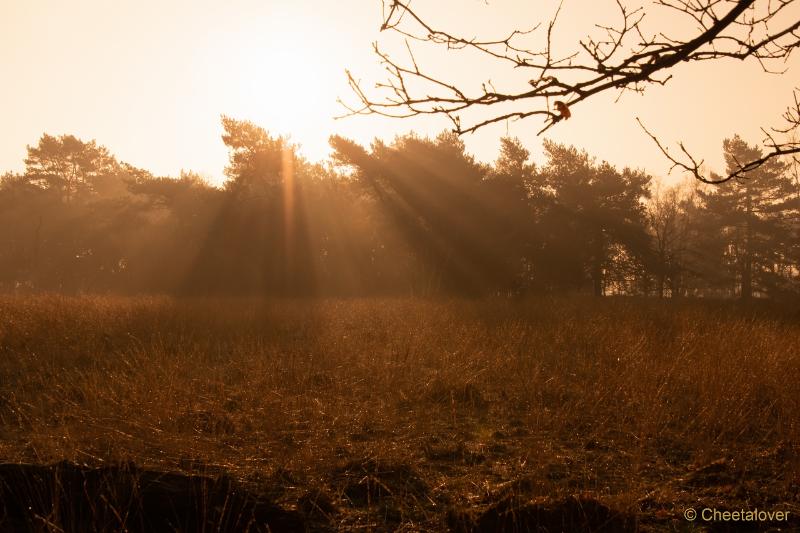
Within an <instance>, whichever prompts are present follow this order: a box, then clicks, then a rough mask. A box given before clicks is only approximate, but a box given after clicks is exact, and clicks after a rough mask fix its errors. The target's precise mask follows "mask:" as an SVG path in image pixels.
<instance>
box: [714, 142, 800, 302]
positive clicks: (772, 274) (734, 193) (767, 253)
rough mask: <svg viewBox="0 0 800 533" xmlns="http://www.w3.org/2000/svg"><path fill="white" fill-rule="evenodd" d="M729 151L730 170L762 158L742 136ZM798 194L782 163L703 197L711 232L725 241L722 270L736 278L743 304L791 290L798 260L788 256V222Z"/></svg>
mask: <svg viewBox="0 0 800 533" xmlns="http://www.w3.org/2000/svg"><path fill="white" fill-rule="evenodd" d="M723 147H724V151H725V161H726V163H727V165H728V170H729V171H731V170H732V169H736V168H738V166H739V161H743V160H754V159H758V158H760V157H761V152H760V150H759V149H758V148H757V147H754V146H750V145H748V144H747V143H745V142H744V141H743V140H742V139H741V137H739V136H738V135H737V136H734V137H733V138H731V139H726V140H725V141H724V143H723ZM793 193H794V191H793V184H792V181H791V180H790V178H789V176H788V174H787V166H786V164H784V163H781V162H779V161H777V160H771V161H769V162H767V163H765V164H764V165H762V166H760V167H759V168H758V169H756V170H753V171H750V172H748V173H747V174H745V175H743V176H742V177H740V178H737V179H734V180H733V181H731V183H730V185H729V186H727V187H723V188H715V189H713V190H711V191H700V193H699V194H700V197H701V199H702V201H703V203H704V205H705V208H706V215H707V217H708V225H707V227H713V228H716V231H715V233H716V234H717V235H718V236H720V237H721V240H720V244H721V247H720V249H718V252H717V253H718V260H719V261H720V262H721V263H722V264H721V268H720V271H723V272H724V271H727V272H729V273H730V277H729V280H730V281H731V282H732V283H733V284H735V285H736V289H738V290H736V292H738V294H739V295H740V297H741V298H742V299H749V298H751V297H752V296H753V295H754V293H756V292H757V293H759V294H769V293H775V292H776V291H780V290H781V289H785V287H783V286H784V285H786V282H787V281H788V280H787V279H786V276H785V274H786V273H787V272H788V273H791V271H792V269H793V267H792V266H791V265H793V262H792V261H793V259H794V258H793V257H791V254H790V253H789V252H788V249H789V246H790V242H791V241H792V227H791V226H790V225H789V224H788V223H787V221H788V220H789V217H788V216H787V215H789V213H790V212H791V211H792V210H796V208H797V207H796V205H794V202H795V198H794V196H795V195H794V194H793ZM787 267H788V268H787ZM789 275H791V274H789Z"/></svg>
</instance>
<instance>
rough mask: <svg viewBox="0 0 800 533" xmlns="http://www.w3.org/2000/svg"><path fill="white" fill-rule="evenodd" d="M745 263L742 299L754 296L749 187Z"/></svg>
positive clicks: (751, 205) (751, 204)
mask: <svg viewBox="0 0 800 533" xmlns="http://www.w3.org/2000/svg"><path fill="white" fill-rule="evenodd" d="M745 202H746V203H745V209H746V211H745V217H746V218H745V242H744V264H743V265H742V293H741V297H742V300H749V299H750V298H752V297H753V199H752V197H751V195H750V188H749V187H748V188H747V196H746V199H745Z"/></svg>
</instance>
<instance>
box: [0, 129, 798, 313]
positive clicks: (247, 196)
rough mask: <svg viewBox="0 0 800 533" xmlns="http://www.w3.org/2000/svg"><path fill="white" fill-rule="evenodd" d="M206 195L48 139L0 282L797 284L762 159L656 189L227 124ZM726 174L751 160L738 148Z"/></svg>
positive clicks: (762, 288) (439, 286) (347, 288)
mask: <svg viewBox="0 0 800 533" xmlns="http://www.w3.org/2000/svg"><path fill="white" fill-rule="evenodd" d="M222 125H223V129H224V134H223V137H222V140H223V142H224V143H225V145H226V146H227V147H228V149H229V153H230V161H229V164H228V166H227V167H226V170H225V175H226V181H225V183H224V185H223V186H222V187H214V186H211V185H210V184H209V183H207V182H206V181H205V180H204V179H202V178H201V177H200V176H198V175H197V174H194V173H191V172H182V173H181V175H180V176H178V177H158V176H154V175H153V174H151V173H150V172H148V171H146V170H144V169H140V168H136V167H134V166H132V165H130V164H127V163H124V162H121V161H119V160H117V158H116V157H115V156H113V155H112V154H111V153H110V152H109V151H108V149H106V148H105V147H103V146H101V145H98V144H97V143H96V142H95V141H90V142H85V141H82V140H80V139H77V138H76V137H74V136H72V135H62V136H51V135H48V134H44V135H43V136H42V137H41V139H40V140H39V142H38V144H37V145H35V146H29V147H28V150H27V158H26V159H25V170H24V172H22V173H6V174H4V175H3V176H2V178H0V288H1V289H3V290H6V291H9V290H16V291H30V290H43V291H64V292H70V293H72V292H114V293H169V294H181V295H204V294H222V295H266V296H278V297H284V296H351V295H353V296H355V295H409V294H410V295H459V296H480V295H491V294H503V295H510V294H523V293H590V294H594V295H598V296H600V295H612V294H628V295H646V296H659V297H691V296H695V297H699V296H703V297H731V298H743V299H749V298H753V297H771V298H786V297H792V296H794V295H796V294H797V293H798V291H799V290H800V182H799V181H798V175H797V172H796V168H793V167H792V166H791V165H790V164H789V163H786V162H782V161H780V160H778V159H771V160H770V161H768V162H767V163H766V164H764V165H762V166H761V167H759V168H758V169H756V170H754V171H752V172H749V173H748V174H746V175H745V176H744V177H742V178H737V179H735V180H731V181H730V182H728V183H726V184H724V185H720V186H708V185H703V184H701V183H699V182H688V183H683V184H680V185H676V186H671V187H667V186H664V185H663V184H661V183H660V182H658V181H657V180H655V179H654V178H653V177H651V176H650V175H648V174H646V173H645V172H643V171H641V170H635V169H630V168H623V169H618V168H616V167H614V166H612V165H610V164H609V163H607V162H603V161H598V160H597V159H596V158H593V157H591V156H590V155H589V154H587V153H586V152H585V151H581V150H578V149H576V148H575V147H572V146H566V145H562V144H558V143H555V142H552V141H545V142H544V158H543V160H542V161H540V162H533V161H531V157H530V153H529V152H528V150H526V149H525V148H524V147H523V146H522V144H521V143H520V142H519V140H518V139H514V138H503V139H501V141H500V150H499V155H498V157H497V159H496V160H495V161H494V162H493V163H492V164H485V163H481V162H478V161H476V160H475V159H474V158H473V157H472V156H471V155H470V154H468V153H467V151H466V150H465V146H464V143H463V142H462V141H461V139H460V138H459V137H458V136H457V135H455V134H453V133H450V132H444V133H441V134H440V135H438V136H437V137H435V138H425V137H420V136H418V135H415V134H409V135H405V136H400V137H397V138H395V139H394V140H393V141H392V142H391V143H387V142H384V141H381V140H379V139H376V140H375V141H374V142H373V143H372V144H371V145H370V146H369V147H364V146H361V145H359V144H357V143H355V142H353V141H352V140H348V139H345V138H342V137H338V136H334V137H332V138H331V140H330V143H331V146H332V148H333V153H332V155H331V157H330V158H329V160H327V161H323V162H317V163H314V162H310V161H308V160H306V159H305V158H303V157H301V156H300V155H299V153H298V151H297V149H296V147H295V146H294V145H292V144H291V143H290V142H289V140H288V139H287V138H284V137H279V136H271V135H270V134H269V133H268V132H267V131H266V130H264V129H263V128H261V127H259V126H257V125H255V124H253V123H251V122H248V121H240V120H234V119H232V118H229V117H223V118H222ZM723 150H724V155H725V159H726V163H727V166H728V170H729V171H730V170H731V169H736V168H738V165H739V162H740V161H745V160H752V159H754V158H757V157H758V156H759V151H758V149H757V148H755V147H753V146H750V145H748V144H747V143H746V142H745V141H743V140H742V139H741V138H740V137H738V136H734V137H732V138H730V139H727V140H725V141H724V143H723Z"/></svg>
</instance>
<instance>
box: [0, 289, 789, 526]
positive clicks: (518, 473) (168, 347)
mask: <svg viewBox="0 0 800 533" xmlns="http://www.w3.org/2000/svg"><path fill="white" fill-rule="evenodd" d="M798 384H800V312H798V311H796V310H790V309H778V308H774V307H772V306H769V305H766V304H765V305H761V306H757V307H741V306H738V305H736V304H733V303H723V302H697V301H685V302H680V301H647V300H636V299H583V298H574V299H570V298H564V299H555V300H552V299H543V300H531V301H525V302H508V301H504V300H503V301H501V300H488V301H487V300H484V301H432V300H430V301H423V300H347V301H298V300H292V301H261V300H233V299H230V300H221V299H220V300H173V299H168V298H116V297H76V298H70V297H61V296H35V297H14V296H6V297H2V298H0V462H35V463H50V462H54V461H59V460H62V459H68V460H71V461H75V462H78V463H86V464H107V463H113V462H116V461H128V460H132V461H135V462H136V463H137V464H139V465H140V466H145V467H154V468H158V469H163V470H183V471H192V472H195V471H203V472H207V473H208V472H211V473H213V472H217V471H219V472H222V471H224V472H227V473H230V474H232V475H233V476H235V477H236V478H238V479H240V480H243V481H244V482H247V483H252V484H254V485H259V486H261V487H263V488H265V490H270V491H272V493H273V495H274V496H275V497H276V498H278V499H279V500H281V501H284V502H288V504H291V505H300V506H302V505H304V504H307V503H308V498H309V496H308V494H309V493H308V491H312V492H311V493H312V494H324V495H325V498H327V499H330V500H331V502H334V503H333V504H332V505H334V506H335V507H336V508H337V509H340V510H341V513H340V514H337V518H335V519H333V520H334V523H335V524H337V526H336V527H340V528H345V529H346V528H348V527H356V526H370V525H371V526H372V527H377V528H379V529H380V528H381V527H384V526H385V527H389V526H386V524H390V525H391V527H390V529H394V528H395V527H401V526H402V527H406V528H408V529H426V528H427V529H430V530H436V529H437V528H440V527H443V526H442V524H443V523H444V522H443V521H444V520H445V518H444V516H445V512H446V511H447V510H452V509H453V508H479V507H480V506H482V505H488V503H490V502H492V501H496V500H497V498H499V497H501V496H502V495H504V494H508V493H514V494H523V493H524V494H525V495H526V497H531V498H535V497H545V496H546V497H562V496H565V495H570V494H584V495H585V494H590V495H592V496H594V497H597V498H600V499H603V500H604V501H610V502H614V504H615V505H617V506H622V507H624V508H626V509H632V510H634V511H635V512H636V513H643V516H645V517H649V518H645V519H643V521H642V524H643V528H646V527H653V528H659V527H662V526H663V527H668V524H671V523H673V522H674V521H675V520H678V519H679V514H680V511H681V510H682V505H684V504H688V503H694V502H698V501H701V502H705V503H707V504H709V505H710V504H717V505H720V506H729V507H730V506H734V505H738V503H739V502H743V501H746V502H748V505H750V506H754V504H757V503H758V502H772V503H771V505H772V506H773V507H776V506H778V507H780V506H782V507H780V508H781V509H783V510H797V509H798V506H799V505H800V501H798V497H797V494H798V487H800V454H799V453H798V452H799V451H800V449H799V448H798V446H797V445H798V443H800V392H798V390H800V389H798ZM716 460H722V462H721V463H713V461H716ZM708 464H724V465H726V466H725V468H724V469H723V470H724V471H723V473H722V475H721V476H717V477H715V478H713V479H711V480H708V479H704V478H702V476H703V472H704V470H703V467H704V466H705V465H708ZM382 465H394V467H386V466H382ZM398 465H399V466H398ZM387 472H390V473H394V474H395V477H400V478H402V480H398V479H393V478H392V476H391V475H388V474H387ZM726 476H727V477H726ZM370 480H371V481H370ZM370 483H372V485H370ZM375 487H377V489H375ZM301 494H304V495H301ZM386 495H388V496H387V497H384V496H386ZM298 498H299V499H298ZM303 498H305V499H303ZM326 501H327V500H326ZM298 502H299V503H298ZM670 527H671V526H670Z"/></svg>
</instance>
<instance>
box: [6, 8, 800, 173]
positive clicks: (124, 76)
mask: <svg viewBox="0 0 800 533" xmlns="http://www.w3.org/2000/svg"><path fill="white" fill-rule="evenodd" d="M555 5H556V3H555V2H550V1H541V2H533V1H522V0H518V1H511V0H458V1H455V0H416V1H415V2H414V4H413V6H414V7H415V9H417V10H418V11H419V12H420V13H423V14H425V15H426V17H429V18H430V20H431V21H433V22H434V23H435V24H436V25H437V26H439V27H442V28H446V29H452V31H453V32H456V33H458V32H460V31H461V32H463V33H465V34H467V35H475V36H480V37H496V36H498V35H504V34H506V33H508V32H509V31H510V30H511V29H513V28H515V27H520V26H526V27H527V26H531V25H533V24H535V23H536V22H540V21H543V20H546V19H548V18H549V16H550V14H552V13H553V11H554V9H555ZM614 5H615V3H614V2H613V0H609V1H606V0H596V1H592V2H588V1H586V0H565V2H564V8H563V11H562V13H561V16H560V19H559V20H560V21H561V22H560V24H559V25H558V26H556V32H555V38H554V44H556V45H557V47H559V48H560V49H563V50H565V51H566V50H568V49H572V48H574V47H575V46H576V43H577V42H578V40H579V39H581V38H583V37H585V36H586V35H587V34H588V33H590V32H592V31H594V32H595V33H596V32H597V30H596V28H594V27H593V26H594V24H611V23H615V22H617V21H618V14H617V13H616V12H615V11H614V10H613V9H610V8H613V6H614ZM799 11H800V9H798V8H795V11H794V12H793V13H789V14H788V16H790V17H794V18H798V17H800V12H799ZM381 22H382V10H381V3H380V0H339V1H336V2H331V1H329V0H295V1H291V0H230V1H225V2H223V1H222V0H219V1H209V0H158V1H155V0H137V1H135V2H134V1H132V0H115V1H108V0H71V1H69V2H65V1H63V0H0V72H2V80H0V123H2V128H0V172H3V171H7V170H11V171H21V170H23V168H24V162H23V160H24V158H25V155H26V146H27V145H35V144H36V143H37V142H38V139H39V138H40V137H41V135H42V134H43V133H49V134H51V135H61V134H73V135H76V136H77V137H79V138H81V139H83V140H92V139H94V140H96V141H97V142H98V143H99V144H102V145H105V146H107V147H108V148H109V149H110V151H111V152H112V153H113V154H115V155H116V156H117V157H118V159H120V160H122V161H126V162H128V163H131V164H133V165H135V166H138V167H142V168H145V169H147V170H150V171H151V172H153V173H154V174H156V175H170V176H176V175H178V174H179V173H180V171H181V170H186V171H189V170H191V171H195V172H198V173H200V174H201V175H203V176H205V177H207V178H208V179H209V180H210V181H211V182H212V183H217V184H219V183H221V182H222V180H223V179H224V175H223V170H224V167H225V165H226V163H227V151H226V148H225V146H224V145H223V143H222V141H221V139H220V136H221V134H222V128H221V125H220V115H223V114H224V115H228V116H231V117H234V118H237V119H246V120H251V121H253V122H255V123H256V124H258V125H260V126H263V127H264V128H265V129H267V130H268V131H269V132H270V133H272V134H283V135H290V136H291V139H292V140H293V141H294V142H296V143H298V144H299V145H300V147H301V152H302V153H303V154H304V155H305V156H306V157H308V158H309V159H311V160H319V159H322V158H324V157H326V156H327V155H328V154H329V152H330V150H329V146H328V137H329V136H330V135H332V134H339V135H343V136H345V137H349V138H352V139H354V140H356V141H358V142H360V143H362V144H369V143H370V142H371V140H372V139H373V138H375V137H380V138H383V139H386V140H391V139H392V138H393V137H394V136H395V135H399V134H404V133H407V132H409V131H412V130H413V131H416V132H419V133H422V134H427V135H435V134H436V133H438V132H440V131H442V130H444V129H446V128H448V127H449V122H448V120H447V119H446V118H443V117H418V118H411V119H387V118H382V117H376V116H366V117H365V116H358V117H350V118H344V119H339V120H336V119H335V118H334V117H335V116H337V115H341V114H342V113H343V112H344V109H343V108H342V107H341V105H340V104H338V103H337V98H342V99H344V100H345V101H349V102H351V103H355V100H354V99H353V95H352V92H351V91H350V89H349V88H348V85H347V79H346V76H345V69H349V70H350V71H352V72H353V74H354V76H355V77H357V78H358V79H360V80H362V81H363V82H364V86H365V87H372V86H373V85H374V83H375V82H378V81H383V80H384V79H385V75H384V73H383V71H382V70H381V69H382V67H381V66H380V65H379V62H378V59H377V57H376V56H375V55H374V53H373V52H372V43H373V42H375V41H378V42H379V43H380V44H381V46H384V47H385V48H386V49H387V50H389V51H391V53H393V54H395V53H396V54H400V53H402V51H403V49H402V48H401V47H402V46H404V44H403V42H402V41H401V40H400V39H399V38H398V36H397V35H395V34H392V33H391V32H383V33H381V32H380V31H379V29H380V24H381ZM678 22H679V21H677V20H675V19H673V18H670V17H669V16H668V14H664V13H653V14H652V16H650V18H647V19H646V23H647V24H648V25H649V26H647V27H648V28H652V29H654V30H658V31H662V30H672V31H679V30H680V29H681V26H680V25H679V24H678ZM687 29H688V30H691V28H687ZM415 54H416V58H417V60H418V62H420V64H422V65H426V66H430V67H432V68H434V69H435V70H436V71H437V72H441V73H443V74H444V75H446V76H447V77H448V78H449V79H452V80H456V81H458V82H459V83H463V84H464V85H465V86H467V87H478V86H480V83H481V82H483V81H486V80H487V79H491V80H492V81H493V82H494V83H496V84H498V85H501V86H506V85H507V86H508V87H509V88H513V84H514V83H517V82H518V80H517V79H516V78H514V77H510V76H509V75H508V73H507V72H506V71H505V70H503V69H500V68H499V67H498V65H494V64H491V63H486V62H480V61H478V60H476V59H475V58H473V57H471V56H465V55H464V54H458V53H442V52H441V51H440V50H429V49H426V48H416V49H415ZM393 57H395V56H393ZM397 57H401V56H399V55H398V56H397ZM785 67H786V68H789V72H788V73H787V74H784V75H780V76H776V75H773V74H766V73H764V72H763V71H762V70H761V69H760V67H759V66H758V65H757V64H755V63H750V62H739V61H735V60H728V61H719V62H713V63H710V62H705V63H695V64H689V65H682V66H680V67H679V68H677V69H675V71H674V72H673V74H674V75H673V78H672V79H671V80H670V81H669V82H668V83H667V84H666V85H665V86H658V85H654V86H650V87H648V88H647V90H646V92H645V94H644V95H638V94H632V93H626V94H625V95H623V96H622V98H621V99H620V101H618V102H615V99H616V98H617V96H618V95H617V94H616V93H614V94H611V93H608V94H605V95H601V96H599V97H595V98H592V99H589V100H588V101H585V102H582V103H581V104H579V105H578V106H575V108H574V109H572V113H573V116H572V118H571V119H570V120H569V121H562V122H561V123H560V124H558V125H557V126H556V127H554V128H552V129H550V130H549V131H548V132H547V133H546V134H545V137H547V138H550V139H552V140H555V141H558V142H563V143H567V144H572V145H575V146H577V147H579V148H582V149H585V150H587V151H588V152H589V153H590V154H591V155H594V156H596V157H597V158H598V159H601V160H607V161H609V162H611V163H612V164H614V165H617V166H619V167H622V166H632V167H637V168H643V169H645V170H647V171H648V172H650V173H652V174H653V175H655V176H665V175H666V173H667V170H668V169H669V166H670V165H669V163H668V162H667V161H666V159H665V158H664V157H663V155H662V154H661V153H660V152H659V151H658V149H657V147H656V146H655V145H654V144H653V142H652V140H650V139H649V138H648V137H647V136H646V135H645V134H644V132H643V131H642V130H641V129H640V128H639V126H638V124H637V123H636V121H635V118H636V117H637V116H638V117H640V118H641V119H642V121H643V122H644V123H645V124H646V125H647V127H648V128H649V129H651V130H652V131H653V132H655V133H657V134H658V135H659V137H660V138H661V139H662V140H663V141H664V142H665V143H668V144H670V145H672V146H675V143H676V142H677V141H679V140H681V141H683V142H684V143H685V144H686V146H687V147H688V148H690V149H691V150H692V152H693V153H695V154H696V155H697V156H699V158H703V159H705V160H706V162H707V164H708V167H709V169H710V170H717V171H721V170H723V168H722V165H723V163H722V141H723V139H724V138H726V137H730V136H732V135H733V134H734V133H739V134H740V135H742V137H743V138H745V140H747V141H749V142H751V143H755V142H758V141H760V139H761V138H762V137H763V135H761V133H760V130H759V128H760V127H762V126H770V125H776V126H777V125H780V115H781V113H782V112H783V111H784V110H785V108H786V106H787V105H788V104H789V103H790V101H791V94H792V89H793V87H794V86H797V85H798V79H800V77H798V72H800V58H799V57H797V56H795V57H793V58H792V60H791V61H790V62H789V63H788V64H787V65H785ZM514 76H516V77H517V78H518V77H519V76H517V75H516V74H514ZM503 84H506V85H503ZM541 127H542V122H541V121H540V119H537V118H532V119H528V120H524V121H518V122H512V123H508V124H505V123H503V124H498V125H495V126H492V127H489V128H485V129H483V130H481V131H479V132H478V133H476V134H473V135H467V136H465V137H464V140H465V142H466V144H467V148H468V150H469V151H470V152H471V153H473V154H474V155H475V156H476V157H477V158H478V159H480V160H483V161H492V160H494V159H495V158H496V157H497V152H498V149H499V144H500V143H499V139H500V137H501V136H502V135H506V134H510V135H513V136H517V137H519V138H520V140H521V141H522V142H523V144H524V145H525V146H526V147H528V148H529V149H530V150H531V152H532V157H533V160H534V161H541V142H542V137H539V136H537V132H538V131H539V130H540V129H541Z"/></svg>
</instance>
